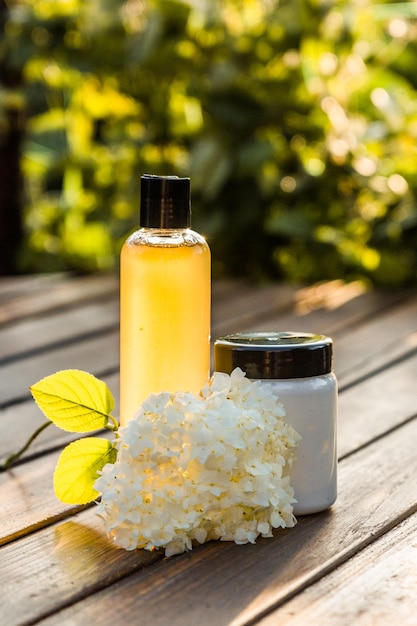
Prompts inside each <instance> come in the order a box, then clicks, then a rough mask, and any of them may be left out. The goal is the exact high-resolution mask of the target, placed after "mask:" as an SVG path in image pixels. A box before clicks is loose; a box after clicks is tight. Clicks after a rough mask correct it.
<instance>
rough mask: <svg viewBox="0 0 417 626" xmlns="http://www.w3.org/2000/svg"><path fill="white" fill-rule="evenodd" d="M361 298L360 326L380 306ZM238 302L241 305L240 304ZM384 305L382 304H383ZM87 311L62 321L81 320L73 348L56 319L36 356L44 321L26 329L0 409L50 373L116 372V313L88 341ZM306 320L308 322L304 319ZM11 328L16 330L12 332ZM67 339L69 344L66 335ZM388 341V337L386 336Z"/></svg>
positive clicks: (5, 371)
mask: <svg viewBox="0 0 417 626" xmlns="http://www.w3.org/2000/svg"><path fill="white" fill-rule="evenodd" d="M253 297H255V296H253ZM363 297H364V298H365V297H366V300H364V301H362V304H361V310H362V311H363V319H362V322H364V323H365V321H366V320H367V319H368V316H369V315H370V314H371V311H372V314H373V315H375V313H376V308H375V307H378V308H380V307H381V306H382V303H381V301H380V300H378V299H375V298H374V297H373V296H372V297H370V299H368V295H366V296H365V295H364V296H363ZM238 302H240V303H241V301H240V300H239V301H238ZM384 302H386V301H385V300H384ZM390 302H391V301H390V300H388V302H387V303H386V306H389V304H390ZM113 306H114V304H113ZM218 306H219V309H218V310H219V311H220V309H221V304H220V303H219V305H218ZM251 306H253V304H251ZM262 306H263V305H262ZM215 307H216V305H215ZM240 307H241V304H239V308H240ZM88 310H89V307H87V309H86V310H85V311H84V307H79V309H78V310H77V311H75V312H74V323H71V321H70V320H71V317H67V316H65V320H66V323H65V325H66V326H68V327H69V328H72V329H74V328H75V327H76V320H79V321H80V323H81V320H83V322H82V325H80V327H79V328H78V329H77V331H78V333H80V334H79V336H78V338H77V335H73V336H72V337H73V339H74V344H72V343H70V344H69V345H68V344H67V343H66V342H65V341H62V340H61V344H60V343H59V340H60V335H59V334H58V335H56V334H55V333H57V332H58V333H59V328H58V325H57V323H58V321H59V318H57V320H56V323H55V322H52V323H51V329H54V334H53V335H50V334H49V333H48V334H47V335H46V337H47V339H46V341H50V342H53V341H54V337H56V341H57V342H58V343H55V344H54V343H52V345H51V346H50V350H47V351H46V352H45V353H43V352H42V353H41V354H39V353H36V346H37V347H38V348H39V347H40V346H41V345H42V340H44V339H43V335H44V334H45V333H46V332H47V331H46V327H47V320H45V319H44V318H43V319H40V320H37V321H36V322H34V323H33V326H30V334H32V335H33V336H34V337H37V339H35V340H33V341H34V342H35V343H34V344H33V343H32V345H34V346H35V347H34V353H33V354H32V355H31V353H30V351H29V354H28V358H27V359H25V360H24V361H22V362H17V361H16V362H14V363H13V362H10V359H9V361H7V360H5V361H4V362H3V367H2V366H1V362H0V406H4V405H7V404H8V403H10V402H14V401H16V400H22V399H24V398H25V397H28V394H27V388H28V387H29V386H30V385H31V384H33V383H34V382H36V381H37V380H38V379H39V378H42V377H43V376H46V375H48V374H50V373H53V372H54V371H57V370H59V369H64V368H80V369H84V370H87V371H89V372H91V373H94V374H96V373H98V372H109V371H110V370H112V371H116V370H117V369H118V363H119V361H118V355H119V346H118V342H119V338H118V327H117V326H115V327H114V330H112V328H113V326H112V324H113V321H112V320H113V314H116V310H115V309H114V308H112V306H110V307H107V306H106V307H103V311H102V314H103V320H102V323H103V324H104V326H103V335H102V336H101V335H99V336H97V337H91V338H89V337H88V330H89V329H90V331H91V327H92V325H93V321H94V319H95V318H94V317H91V318H90V322H86V319H89V315H88ZM258 312H259V310H258ZM99 315H100V307H99V308H98V315H97V319H99ZM256 315H258V313H256ZM283 315H284V317H285V319H287V320H289V319H290V317H289V316H290V315H292V314H289V313H288V314H287V313H285V312H284V313H283ZM312 315H313V313H312ZM245 316H246V313H243V314H242V316H241V318H240V321H241V322H242V326H239V325H237V326H234V330H242V329H244V327H245V322H244V321H242V320H244V319H245V320H246V322H247V317H245ZM345 316H346V317H345ZM351 316H352V311H350V309H349V307H348V308H346V309H344V308H343V307H342V308H341V309H340V310H339V311H338V313H337V317H338V324H341V320H342V319H344V320H345V323H346V324H347V325H349V324H350V320H351ZM354 316H355V319H356V317H357V313H356V312H355V313H354ZM307 317H308V316H307ZM49 319H50V318H49ZM281 319H282V318H281V317H277V320H278V322H277V324H278V326H277V328H285V327H286V328H290V327H294V326H293V325H295V324H297V325H298V321H297V317H296V316H295V317H294V315H292V317H291V319H292V320H293V322H292V324H291V325H290V323H289V322H288V324H289V325H288V326H284V323H282V324H281ZM308 319H310V318H309V317H308ZM65 320H64V321H65ZM235 323H236V324H237V320H236V318H234V321H233V320H230V319H229V320H228V321H226V320H225V321H224V322H222V324H223V328H226V324H229V325H230V327H229V329H231V326H232V324H235ZM303 323H304V324H306V325H305V326H304V327H303V330H310V322H309V323H308V324H307V322H306V320H303ZM62 325H64V324H62ZM97 325H100V322H97ZM15 328H16V329H17V330H15ZM264 328H265V327H264ZM331 328H332V327H331V324H330V327H329V328H326V326H323V327H322V328H321V329H320V330H321V332H324V333H327V334H331ZM217 329H219V327H217ZM11 330H12V334H11V339H10V342H11V344H13V340H15V341H16V336H19V332H18V330H19V327H18V325H17V326H15V327H11ZM51 332H52V330H51ZM68 332H70V333H71V332H72V331H67V333H68ZM62 333H63V331H61V335H62ZM28 334H29V331H28V330H26V333H25V334H24V336H23V345H22V343H20V344H18V345H17V346H15V348H13V347H11V345H10V344H9V346H8V347H7V346H6V348H5V350H6V351H8V354H9V355H10V353H11V352H13V351H14V353H15V354H16V353H17V354H19V350H22V349H24V345H26V344H25V341H24V339H27V338H28ZM217 335H218V333H216V330H215V329H214V330H213V338H215V337H216V336H217ZM64 336H65V333H64ZM70 337H71V335H70ZM67 339H68V340H69V338H68V334H67ZM390 340H391V335H390ZM351 343H352V342H351V340H349V341H348V342H346V343H345V345H348V344H349V345H351ZM347 354H348V355H349V356H350V357H351V360H350V361H348V362H346V358H343V354H342V353H341V357H340V358H341V362H343V363H344V367H348V368H350V370H351V371H352V369H353V368H354V365H355V361H356V362H357V361H361V360H363V356H362V355H361V354H357V353H356V354H355V353H354V352H353V351H352V350H351V349H348V351H347ZM21 356H22V355H21ZM12 361H13V359H12ZM6 365H7V368H6V367H4V366H6Z"/></svg>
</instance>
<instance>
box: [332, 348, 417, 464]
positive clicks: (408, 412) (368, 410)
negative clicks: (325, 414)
mask: <svg viewBox="0 0 417 626" xmlns="http://www.w3.org/2000/svg"><path fill="white" fill-rule="evenodd" d="M416 380H417V355H415V356H413V357H410V358H409V359H405V360H404V361H402V362H400V363H398V364H397V365H395V366H393V367H390V368H388V369H386V370H384V371H383V372H381V373H380V374H379V375H378V376H373V377H371V378H367V379H366V380H364V381H363V382H362V383H360V384H358V385H355V386H354V387H350V388H349V389H347V390H346V391H344V392H342V393H340V395H339V420H338V454H339V458H341V457H343V456H345V455H347V454H351V453H352V451H353V450H357V449H358V448H360V447H361V446H364V445H366V444H367V443H368V442H369V441H372V440H373V439H376V438H377V437H380V436H381V435H382V434H384V433H386V432H388V431H389V430H390V429H391V428H395V427H397V426H398V425H399V424H401V422H402V421H404V420H407V419H410V417H414V416H416V415H417V385H416Z"/></svg>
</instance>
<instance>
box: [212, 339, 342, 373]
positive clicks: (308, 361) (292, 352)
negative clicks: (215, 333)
mask: <svg viewBox="0 0 417 626" xmlns="http://www.w3.org/2000/svg"><path fill="white" fill-rule="evenodd" d="M235 367H240V369H241V370H243V371H244V372H246V374H247V376H248V378H254V379H255V378H261V379H262V378H264V379H280V378H308V377H310V376H321V375H323V374H328V373H329V372H331V371H332V370H333V342H332V340H331V339H330V338H329V337H325V336H324V335H313V334H309V333H298V332H254V333H236V334H234V335H226V336H225V337H219V339H217V340H216V341H215V342H214V371H216V372H225V373H226V374H230V373H231V372H232V371H233V370H234V369H235Z"/></svg>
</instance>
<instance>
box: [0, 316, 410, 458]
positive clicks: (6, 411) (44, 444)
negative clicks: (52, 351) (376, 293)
mask: <svg viewBox="0 0 417 626" xmlns="http://www.w3.org/2000/svg"><path fill="white" fill-rule="evenodd" d="M394 321H395V320H394ZM371 329H372V326H371V327H370V329H369V332H371ZM390 337H392V335H390ZM98 341H99V343H100V349H99V350H98V352H96V354H98V355H99V356H101V349H102V348H103V346H104V347H106V346H105V341H104V340H100V339H98ZM352 341H353V339H352V337H351V336H350V335H349V336H347V337H345V338H341V339H340V342H339V344H338V346H339V352H338V354H339V353H340V352H341V353H342V354H343V347H345V346H346V348H347V351H348V354H347V359H349V358H350V359H354V358H355V356H357V350H354V351H352V350H351V349H350V345H351V342H352ZM381 341H382V339H381ZM96 349H97V348H96ZM106 349H107V347H106ZM75 350H76V352H77V354H78V348H75ZM85 353H86V354H87V355H89V356H90V354H91V353H90V351H89V350H86V352H85ZM59 354H60V355H61V352H60V353H59ZM63 354H67V352H66V351H65V352H63ZM83 354H84V353H83ZM78 356H79V354H78ZM112 356H113V358H114V359H115V360H114V362H113V363H112V365H113V366H114V369H115V370H116V373H115V374H113V375H110V376H107V375H106V376H103V377H102V378H103V380H105V381H106V383H107V384H108V386H109V388H110V390H111V391H112V393H113V395H114V396H115V401H116V407H115V411H114V414H115V416H117V415H118V393H119V376H118V372H117V363H116V360H117V357H116V355H115V354H114V352H113V355H112ZM359 358H363V357H361V356H360V355H359ZM74 362H75V359H74V360H72V357H71V359H70V358H69V357H68V356H67V361H66V365H67V366H68V367H73V365H74ZM102 362H103V360H101V363H100V364H102ZM83 363H84V364H85V361H83ZM370 364H372V359H371V361H370ZM26 366H27V364H25V367H26ZM18 367H19V365H18V364H16V366H15V372H16V376H17V372H18ZM7 371H8V372H10V366H9V367H8V368H7ZM40 371H41V368H40V367H39V372H40ZM53 371H55V370H54V369H53V367H50V369H49V372H48V373H52V372H53ZM93 371H94V370H93ZM39 372H38V371H37V370H36V375H37V376H39ZM46 372H47V370H46V369H45V367H44V370H43V372H41V375H46ZM23 373H24V368H22V371H21V372H20V376H22V374H23ZM33 373H35V370H33ZM416 373H417V356H410V357H409V358H405V359H404V360H403V361H400V362H398V363H397V364H396V365H395V366H394V367H391V368H388V369H387V370H386V371H384V372H382V373H380V374H379V376H378V377H370V378H369V380H368V379H366V380H364V381H362V382H361V383H360V384H359V385H358V386H356V387H353V388H352V387H350V388H349V389H346V390H345V391H342V393H340V395H339V437H338V439H339V453H340V455H341V456H343V455H345V454H349V453H351V452H352V451H353V450H355V449H357V447H359V446H361V445H363V444H364V443H366V442H367V441H368V440H369V439H372V438H375V437H378V436H380V435H381V434H383V433H384V432H386V431H387V430H389V429H390V428H391V427H394V426H396V425H398V424H399V423H401V420H403V419H408V417H409V416H410V415H412V414H413V412H415V407H416V406H417V391H416V387H415V383H414V381H415V377H416ZM343 380H344V379H343V374H342V377H341V382H342V383H343ZM15 382H16V383H18V384H21V382H22V379H21V378H20V379H16V380H15ZM27 382H28V383H29V381H28V380H27ZM33 382H36V381H35V380H33V379H32V380H30V384H32V383H33ZM0 386H1V382H0ZM25 393H26V394H27V401H26V402H22V403H21V404H19V405H11V406H6V407H5V408H3V409H2V410H0V423H1V424H2V438H1V440H0V458H3V457H5V456H6V455H8V454H10V453H11V452H13V451H15V450H16V449H17V447H18V446H20V445H21V444H23V442H24V440H26V439H27V438H28V437H29V435H30V434H31V433H32V432H33V431H34V430H35V428H37V427H38V426H39V425H40V424H41V423H42V422H43V416H42V414H41V412H40V411H39V410H38V408H37V407H36V405H35V404H34V402H33V400H32V399H31V397H30V396H29V394H28V392H27V390H25ZM382 393H383V394H384V402H383V403H381V402H380V397H381V394H382ZM375 406H380V409H379V411H378V412H377V411H375ZM364 411H365V412H366V415H367V419H366V421H365V420H364V419H363V415H364ZM71 440H72V435H70V434H63V432H62V431H59V430H58V429H55V428H54V427H51V428H50V429H48V430H46V431H45V433H44V434H43V435H42V437H41V438H40V439H39V441H38V442H37V443H36V444H34V445H33V446H32V448H31V449H30V450H29V452H28V453H27V456H31V455H32V454H33V453H39V452H40V451H42V450H44V451H45V450H48V449H49V448H50V447H51V446H55V445H59V444H63V443H68V442H69V441H71Z"/></svg>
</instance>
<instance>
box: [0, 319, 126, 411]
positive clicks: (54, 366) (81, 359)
mask: <svg viewBox="0 0 417 626" xmlns="http://www.w3.org/2000/svg"><path fill="white" fill-rule="evenodd" d="M118 368H119V333H118V331H116V330H114V331H109V332H105V333H104V334H103V335H99V336H97V337H93V338H91V339H88V338H87V339H86V340H85V341H82V342H76V343H74V344H72V343H71V344H69V345H67V346H65V348H60V347H59V346H58V347H57V348H56V349H53V350H50V351H49V352H48V353H46V354H35V355H34V356H32V357H30V358H28V359H25V360H24V361H23V362H21V361H15V362H11V363H8V364H6V365H4V366H2V367H0V408H1V407H3V408H5V407H6V406H7V405H8V404H10V403H11V402H16V401H22V400H25V399H28V398H29V397H30V394H29V391H28V390H29V387H30V386H31V385H33V384H34V383H35V382H37V381H38V380H39V379H40V378H43V377H44V376H48V375H49V374H53V373H54V372H57V371H58V370H62V369H82V370H85V371H87V372H90V373H91V374H95V375H98V376H101V375H103V374H104V373H106V372H111V371H116V370H118Z"/></svg>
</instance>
